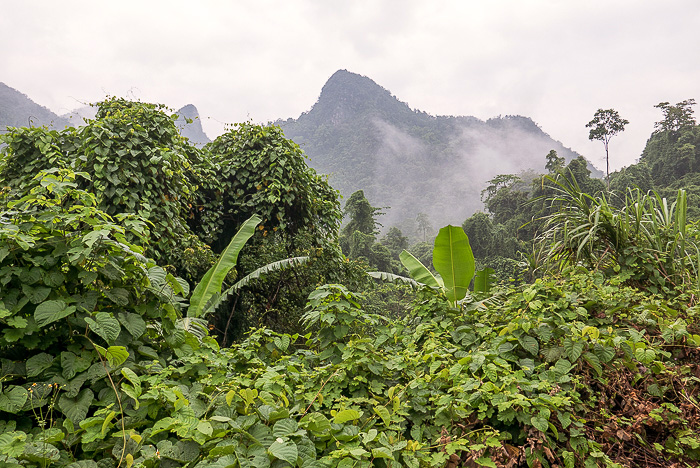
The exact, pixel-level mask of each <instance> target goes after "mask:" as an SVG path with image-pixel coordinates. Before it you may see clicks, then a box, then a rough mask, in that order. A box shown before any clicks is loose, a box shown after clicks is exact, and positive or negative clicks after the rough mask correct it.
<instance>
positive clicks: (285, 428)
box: [272, 418, 299, 438]
mask: <svg viewBox="0 0 700 468" xmlns="http://www.w3.org/2000/svg"><path fill="white" fill-rule="evenodd" d="M297 429H299V424H297V421H296V420H295V419H290V418H286V419H280V420H279V421H277V422H276V423H275V425H274V427H273V428H272V436H273V437H275V438H276V437H287V436H288V435H290V434H293V433H295V432H296V431H297Z"/></svg>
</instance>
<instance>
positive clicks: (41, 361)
mask: <svg viewBox="0 0 700 468" xmlns="http://www.w3.org/2000/svg"><path fill="white" fill-rule="evenodd" d="M53 360H54V356H51V355H50V354H46V353H39V354H37V355H34V356H32V357H30V358H29V359H27V377H35V376H37V375H39V374H41V373H42V372H43V371H45V370H46V369H48V368H49V367H51V364H52V363H53Z"/></svg>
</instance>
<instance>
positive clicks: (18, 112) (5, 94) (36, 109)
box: [0, 83, 70, 131]
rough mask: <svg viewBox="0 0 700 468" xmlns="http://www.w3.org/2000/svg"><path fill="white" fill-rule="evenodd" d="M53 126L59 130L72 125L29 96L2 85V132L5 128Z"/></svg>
mask: <svg viewBox="0 0 700 468" xmlns="http://www.w3.org/2000/svg"><path fill="white" fill-rule="evenodd" d="M42 125H47V126H52V127H54V128H57V129H61V128H65V127H67V126H69V125H70V123H69V120H68V119H65V118H63V117H59V116H58V115H56V114H54V113H53V112H51V111H50V110H49V109H47V108H46V107H44V106H40V105H39V104H37V103H35V102H34V101H32V100H31V99H30V98H29V97H28V96H26V95H25V94H22V93H21V92H19V91H17V90H16V89H14V88H10V87H9V86H7V85H6V84H5V83H0V131H4V130H5V127H29V126H32V127H39V126H42Z"/></svg>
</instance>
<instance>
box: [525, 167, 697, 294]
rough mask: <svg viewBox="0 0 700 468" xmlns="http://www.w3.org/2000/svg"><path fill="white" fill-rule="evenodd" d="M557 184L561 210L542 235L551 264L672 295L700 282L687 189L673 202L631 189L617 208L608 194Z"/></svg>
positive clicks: (551, 217) (547, 261)
mask: <svg viewBox="0 0 700 468" xmlns="http://www.w3.org/2000/svg"><path fill="white" fill-rule="evenodd" d="M555 182H556V184H557V190H558V192H559V195H558V196H557V197H554V198H553V199H552V200H551V203H552V206H556V207H557V208H558V210H557V211H555V212H554V213H552V214H551V215H549V216H548V217H547V218H546V226H547V230H546V231H545V232H544V233H543V234H542V236H541V237H540V238H539V239H538V242H539V244H540V246H541V248H542V249H544V250H545V253H544V260H545V264H546V265H547V266H549V267H552V266H554V267H555V268H556V267H562V266H564V267H565V266H567V265H576V264H581V265H585V266H587V267H588V268H591V269H601V270H602V271H606V272H607V273H608V274H619V275H621V276H623V277H624V278H626V279H628V280H629V281H633V282H635V283H636V284H637V285H640V286H643V287H646V288H648V289H649V290H650V291H652V292H654V293H657V292H663V293H665V294H667V295H673V294H676V293H678V292H679V291H685V290H687V288H688V286H694V287H697V286H698V285H697V277H698V271H700V255H699V252H700V250H698V246H697V244H696V240H697V231H696V228H695V226H694V225H693V224H691V223H688V221H687V196H686V194H685V191H683V190H680V191H679V193H678V195H677V198H676V201H675V202H673V203H671V204H669V203H668V201H667V200H666V199H663V198H661V197H660V196H659V195H658V194H655V195H654V196H652V195H643V194H642V193H641V192H640V191H639V190H638V189H635V190H631V189H630V190H629V193H628V196H627V199H626V200H625V203H624V205H623V207H622V208H616V207H614V206H612V205H611V204H610V203H609V202H608V200H607V197H605V196H602V195H601V196H600V197H598V198H594V197H591V196H590V195H588V194H585V193H583V192H580V191H579V190H577V187H576V186H575V185H573V184H569V183H562V182H559V181H555Z"/></svg>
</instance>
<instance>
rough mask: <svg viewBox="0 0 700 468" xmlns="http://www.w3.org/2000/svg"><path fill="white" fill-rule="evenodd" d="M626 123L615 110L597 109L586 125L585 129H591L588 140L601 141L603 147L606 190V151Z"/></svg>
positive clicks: (607, 161)
mask: <svg viewBox="0 0 700 468" xmlns="http://www.w3.org/2000/svg"><path fill="white" fill-rule="evenodd" d="M628 123H629V121H628V120H625V119H623V118H622V117H620V114H619V112H617V111H616V110H615V109H598V110H597V111H596V113H595V114H594V115H593V120H591V121H590V122H588V123H587V124H586V128H590V129H591V131H590V132H589V133H588V139H589V140H599V141H602V142H603V145H604V146H605V182H606V185H607V188H608V190H610V152H609V151H608V146H609V144H610V139H611V138H612V137H614V136H615V135H617V134H618V133H620V132H622V131H623V130H624V129H625V125H627V124H628Z"/></svg>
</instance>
